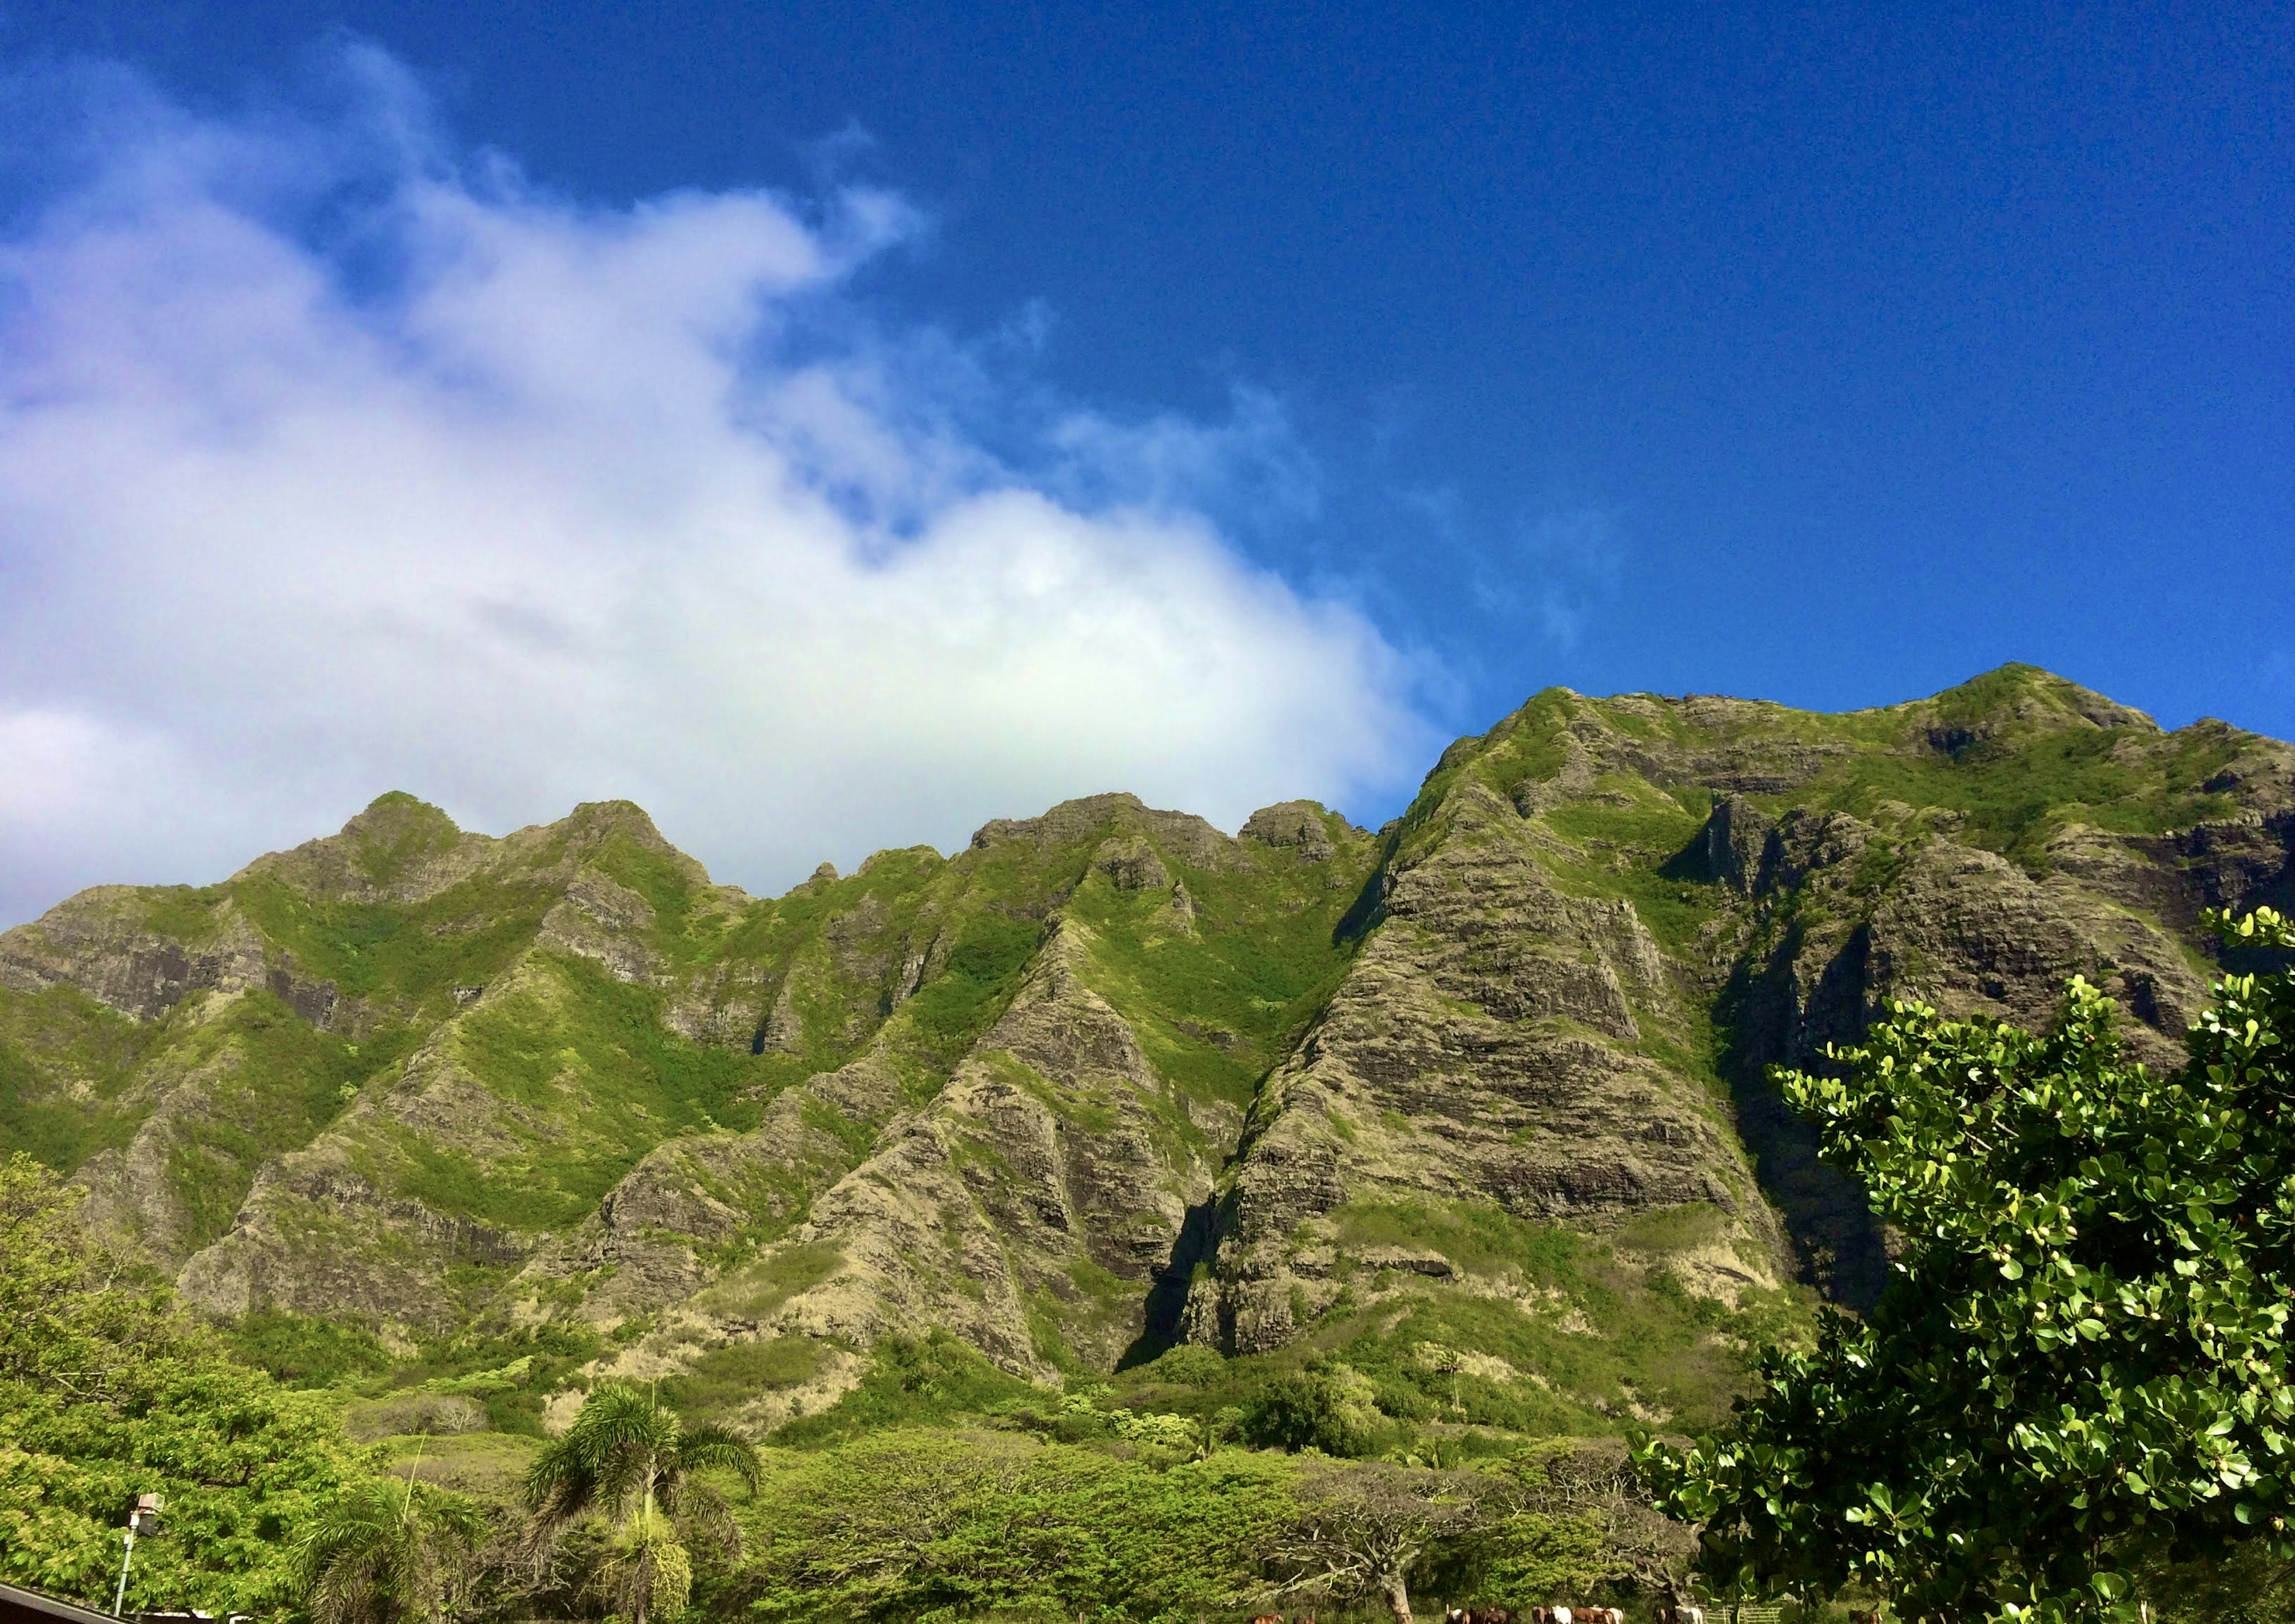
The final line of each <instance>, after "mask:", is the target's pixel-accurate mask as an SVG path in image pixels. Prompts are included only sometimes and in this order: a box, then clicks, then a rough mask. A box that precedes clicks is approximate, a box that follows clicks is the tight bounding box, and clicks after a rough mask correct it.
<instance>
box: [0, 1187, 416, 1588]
mask: <svg viewBox="0 0 2295 1624" xmlns="http://www.w3.org/2000/svg"><path fill="white" fill-rule="evenodd" d="M77 1194H78V1193H77V1192H76V1191H74V1190H72V1189H70V1188H69V1187H67V1186H65V1185H64V1184H63V1183H62V1182H61V1180H59V1179H57V1178H56V1176H55V1175H54V1174H53V1173H52V1172H50V1171H47V1170H46V1169H45V1168H43V1167H41V1166H40V1165H39V1164H38V1163H36V1162H34V1161H32V1160H31V1159H30V1158H29V1157H28V1156H24V1155H12V1156H11V1157H9V1158H8V1159H7V1161H6V1162H5V1163H0V1578H4V1579H8V1580H9V1581H10V1582H12V1583H15V1584H20V1585H29V1586H32V1587H36V1588H38V1589H43V1590H47V1591H51V1592H53V1593H55V1594H58V1595H68V1596H75V1597H78V1599H80V1600H82V1601H86V1602H90V1603H94V1604H100V1605H102V1606H104V1607H106V1608H107V1609H108V1608H109V1607H110V1603H111V1595H112V1585H113V1583H114V1581H115V1579H116V1578H117V1576H118V1571H119V1555H120V1529H121V1527H122V1525H123V1524H124V1523H125V1522H126V1521H127V1511H128V1508H129V1507H130V1506H133V1505H134V1504H135V1497H136V1496H137V1495H138V1494H142V1493H147V1492H157V1493H159V1494H161V1495H163V1496H165V1497H166V1500H167V1511H166V1516H165V1529H166V1531H165V1533H164V1534H163V1535H162V1536H161V1537H160V1538H153V1539H144V1540H139V1541H138V1542H137V1544H136V1546H135V1569H134V1571H133V1573H132V1575H131V1577H130V1579H129V1582H128V1586H127V1601H128V1605H129V1606H130V1607H131V1608H133V1607H135V1606H139V1605H140V1606H143V1607H151V1608H162V1607H165V1608H184V1607H191V1606H198V1607H200V1608H204V1609H206V1610H208V1611H209V1612H216V1613H222V1612H227V1611H233V1610H243V1611H248V1612H269V1611H274V1610H276V1609H278V1608H280V1607H282V1606H283V1605H285V1604H289V1603H290V1602H291V1601H293V1600H294V1599H296V1596H297V1590H298V1587H297V1584H296V1580H295V1559H294V1551H293V1548H292V1541H293V1539H294V1537H295V1534H296V1532H297V1531H298V1530H299V1529H300V1528H301V1527H302V1526H303V1525H305V1524H306V1523H308V1522H312V1521H313V1520H314V1519H315V1518H316V1517H317V1516H318V1515H319V1514H320V1512H321V1511H322V1509H323V1507H324V1506H327V1505H329V1504H331V1502H332V1501H333V1500H334V1499H335V1498H336V1497H337V1496H339V1494H341V1493H342V1492H343V1491H344V1490H345V1489H347V1488H348V1487H351V1486H354V1485H356V1484H359V1483H363V1482H365V1481H370V1479H371V1475H372V1474H371V1469H370V1468H371V1463H370V1460H369V1457H368V1456H367V1455H366V1454H365V1453H364V1452H363V1451H360V1450H357V1449H353V1448H351V1447H350V1446H349V1445H348V1444H347V1443H345V1442H344V1441H343V1439H342V1434H341V1432H340V1429H339V1425H338V1423H337V1417H336V1415H335V1412H334V1410H333V1408H331V1406H330V1405H329V1403H328V1402H327V1401H326V1400H323V1399H322V1398H320V1397H318V1396H317V1395H314V1394H306V1393H295V1392H289V1391H284V1390H282V1389H281V1388H280V1387H278V1386H277V1385H276V1384H275V1383H273V1382H272V1381H271V1379H270V1378H269V1377H268V1376H265V1375H263V1374H262V1373H261V1372H259V1371H252V1370H249V1369H248V1368H246V1367H244V1366H241V1365H239V1364H236V1363H234V1362H233V1360H232V1359H230V1358H229V1357H228V1356H227V1355H226V1354H225V1351H224V1349H223V1347H222V1345H221V1343H220V1342H219V1341H218V1340H217V1339H216V1338H215V1337H214V1336H213V1335H212V1334H209V1333H208V1332H207V1331H205V1330H203V1329H201V1328H200V1327H199V1326H194V1325H192V1324H191V1323H189V1322H187V1321H186V1320H184V1318H182V1317H181V1316H180V1315H178V1314H177V1313H176V1311H175V1310H174V1309H173V1307H172V1306H171V1303H170V1301H169V1297H168V1293H167V1291H166V1290H165V1289H164V1288H161V1287H159V1286H155V1285H151V1284H149V1283H148V1282H139V1280H138V1278H137V1277H136V1275H135V1272H134V1271H133V1270H132V1269H129V1268H128V1267H127V1265H126V1264H125V1263H124V1262H123V1261H122V1260H120V1259H119V1258H118V1257H115V1256H113V1255H111V1254H110V1253H107V1252H106V1251H105V1250H104V1249H102V1247H99V1246H97V1245H94V1243H93V1242H91V1241H90V1240H89V1239H88V1238H87V1237H86V1236H85V1235H83V1234H82V1233H81V1232H80V1230H79V1229H78V1227H77V1226H76V1225H75V1224H74V1222H73V1221H72V1218H71V1212H72V1208H73V1205H74V1204H75V1200H76V1197H77Z"/></svg>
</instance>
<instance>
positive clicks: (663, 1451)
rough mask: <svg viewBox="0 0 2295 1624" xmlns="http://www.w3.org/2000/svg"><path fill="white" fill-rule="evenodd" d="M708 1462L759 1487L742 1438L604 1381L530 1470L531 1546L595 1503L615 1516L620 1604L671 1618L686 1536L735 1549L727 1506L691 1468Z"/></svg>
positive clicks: (610, 1574)
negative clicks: (684, 1419) (689, 1424)
mask: <svg viewBox="0 0 2295 1624" xmlns="http://www.w3.org/2000/svg"><path fill="white" fill-rule="evenodd" d="M712 1466H721V1467H724V1468H727V1469H729V1470H731V1471H733V1472H736V1473H739V1474H740V1476H741V1478H742V1480H743V1481H745V1482H747V1484H748V1485H749V1486H750V1487H751V1488H752V1489H754V1488H755V1487H756V1482H757V1472H758V1463H757V1452H756V1450H755V1449H754V1448H752V1447H751V1446H750V1444H749V1443H748V1441H747V1440H746V1439H743V1438H741V1437H739V1435H738V1434H736V1433H733V1432H728V1431H727V1430H726V1429H724V1428H723V1427H718V1426H701V1427H694V1428H692V1429H690V1430H688V1429H687V1428H686V1427H685V1426H684V1425H683V1424H682V1423H680V1421H679V1420H678V1418H677V1416H676V1415H675V1413H674V1412H673V1411H671V1410H669V1409H666V1408H663V1406H662V1404H661V1402H660V1400H658V1399H657V1397H656V1396H655V1395H653V1394H652V1393H649V1392H641V1391H638V1390H637V1389H636V1388H634V1387H631V1386H628V1385H625V1383H620V1382H601V1383H599V1384H598V1385H597V1386H596V1387H595V1388H592V1390H591V1392H590V1396H589V1398H588V1400H585V1401H584V1404H583V1406H582V1409H581V1413H580V1414H578V1415H576V1416H575V1417H574V1424H573V1425H572V1426H570V1427H568V1428H567V1429H566V1433H565V1435H564V1436H563V1437H561V1438H559V1439H557V1440H554V1441H552V1442H551V1443H550V1444H549V1445H547V1446H546V1447H545V1448H544V1449H543V1451H542V1453H541V1454H540V1455H538V1456H536V1457H535V1461H534V1466H533V1469H532V1470H531V1471H529V1472H528V1473H527V1479H526V1497H527V1504H528V1505H529V1506H532V1508H533V1510H534V1545H535V1550H536V1552H537V1553H538V1552H540V1551H542V1550H544V1549H546V1548H547V1547H548V1546H550V1545H551V1543H552V1542H554V1541H555V1540H556V1539H557V1538H559V1536H560V1535H561V1534H563V1533H564V1532H565V1531H566V1530H567V1529H568V1527H570V1526H571V1525H572V1524H573V1523H574V1522H576V1521H578V1520H579V1519H580V1518H582V1517H583V1516H584V1515H586V1514H589V1513H591V1512H593V1511H594V1512H598V1513H600V1514H603V1515H604V1516H605V1517H606V1519H607V1520H608V1522H610V1523H612V1524H613V1525H614V1538H613V1555H612V1556H611V1557H610V1558H609V1559H608V1562H607V1564H606V1570H605V1573H604V1575H603V1577H604V1579H605V1581H606V1583H607V1585H608V1587H609V1588H610V1589H611V1590H612V1591H613V1592H614V1594H615V1595H616V1598H617V1607H618V1610H619V1611H621V1612H623V1613H624V1614H625V1616H626V1617H628V1618H629V1619H630V1620H632V1621H633V1624H646V1620H647V1619H648V1618H649V1616H650V1617H655V1618H660V1619H674V1618H675V1617H676V1616H677V1615H678V1614H679V1613H680V1612H683V1611H684V1608H685V1598H686V1596H687V1595H689V1594H690V1592H691V1589H692V1586H693V1563H692V1559H691V1557H690V1555H688V1554H687V1551H686V1542H687V1540H688V1539H689V1538H691V1537H692V1535H693V1534H694V1533H696V1532H701V1533H705V1534H707V1535H709V1536H711V1537H713V1538H715V1539H717V1540H718V1541H720V1542H721V1543H723V1544H724V1545H726V1546H730V1547H731V1548H732V1549H733V1550H734V1551H735V1552H737V1553H738V1552H739V1549H740V1543H741V1530H740V1526H739V1524H738V1523H736V1522H734V1521H733V1514H732V1508H731V1506H727V1505H726V1503H725V1498H724V1497H723V1495H720V1494H719V1493H718V1492H717V1491H716V1490H715V1489H713V1488H711V1487H710V1486H709V1485H708V1484H707V1483H705V1482H703V1481H701V1480H700V1477H699V1475H698V1474H699V1473H701V1472H702V1471H703V1470H704V1469H706V1468H708V1467H712Z"/></svg>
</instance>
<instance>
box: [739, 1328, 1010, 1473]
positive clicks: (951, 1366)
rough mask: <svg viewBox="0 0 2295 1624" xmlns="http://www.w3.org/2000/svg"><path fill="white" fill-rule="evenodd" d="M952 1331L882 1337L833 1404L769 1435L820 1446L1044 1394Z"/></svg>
mask: <svg viewBox="0 0 2295 1624" xmlns="http://www.w3.org/2000/svg"><path fill="white" fill-rule="evenodd" d="M1040 1398H1041V1393H1040V1392H1039V1391H1038V1390H1037V1389H1036V1388H1035V1387H1033V1385H1031V1384H1030V1383H1026V1382H1024V1381H1022V1380H1020V1378H1019V1377H1017V1376H1015V1375H1007V1374H1006V1373H1005V1372H1003V1371H1001V1370H999V1369H998V1368H997V1367H995V1366H993V1365H992V1364H990V1363H989V1362H988V1361H987V1360H986V1359H983V1358H982V1357H981V1356H980V1355H979V1354H977V1353H976V1352H974V1351H972V1350H971V1349H970V1348H968V1347H967V1346H966V1345H965V1344H964V1343H963V1342H959V1341H958V1340H957V1339H956V1338H955V1337H953V1336H951V1335H950V1334H948V1333H947V1332H945V1331H942V1330H934V1331H930V1332H927V1334H925V1335H924V1336H922V1337H919V1338H916V1339H913V1340H911V1339H909V1338H905V1337H892V1338H888V1339H886V1341H884V1342H879V1343H878V1344H877V1347H876V1349H875V1351H874V1355H873V1358H872V1359H871V1362H870V1367H869V1374H868V1375H865V1376H863V1377H862V1379H861V1382H860V1383H859V1384H858V1385H857V1386H855V1387H853V1389H852V1390H851V1391H848V1392H846V1393H845V1394H844V1396H842V1397H841V1398H839V1399H838V1400H837V1402H836V1403H834V1404H832V1405H830V1406H829V1408H826V1409H823V1410H820V1411H817V1412H815V1413H814V1414H813V1415H810V1416H799V1417H798V1418H797V1419H796V1420H794V1421H791V1422H789V1423H788V1424H785V1425H784V1426H782V1427H781V1429H780V1431H779V1432H775V1433H774V1434H773V1435H772V1442H774V1443H776V1444H780V1445H784V1446H787V1447H789V1448H794V1449H822V1448H825V1447H827V1446H829V1445H832V1444H836V1443H840V1442H844V1441H845V1440H850V1439H853V1438H857V1437H859V1436H861V1435H862V1434H863V1433H866V1432H883V1431H886V1430H887V1429H890V1428H893V1427H907V1426H919V1425H925V1426H949V1425H953V1424H957V1423H958V1422H960V1421H962V1420H964V1419H967V1418H969V1417H976V1416H984V1415H993V1414H998V1413H1000V1412H1002V1411H1004V1410H1006V1409H1008V1408H1010V1407H1012V1406H1014V1405H1016V1404H1021V1403H1025V1402H1027V1401H1029V1400H1036V1399H1040Z"/></svg>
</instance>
